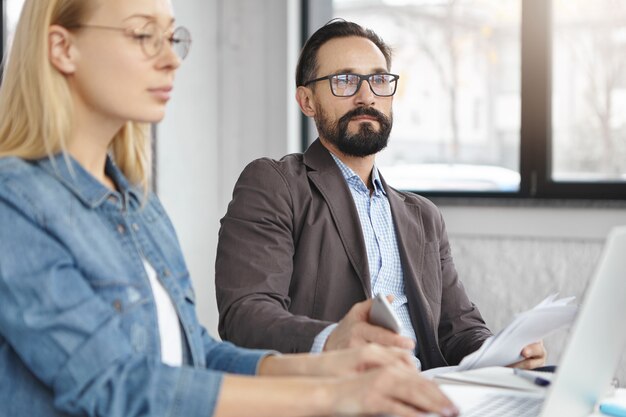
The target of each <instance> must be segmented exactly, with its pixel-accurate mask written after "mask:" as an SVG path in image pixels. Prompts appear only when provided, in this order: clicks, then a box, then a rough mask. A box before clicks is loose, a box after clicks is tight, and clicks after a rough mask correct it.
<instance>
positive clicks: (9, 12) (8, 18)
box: [3, 0, 24, 46]
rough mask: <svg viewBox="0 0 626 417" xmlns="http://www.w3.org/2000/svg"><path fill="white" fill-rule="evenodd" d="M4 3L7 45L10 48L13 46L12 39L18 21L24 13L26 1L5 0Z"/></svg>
mask: <svg viewBox="0 0 626 417" xmlns="http://www.w3.org/2000/svg"><path fill="white" fill-rule="evenodd" d="M3 3H4V19H5V21H4V23H5V30H6V33H5V35H6V42H5V45H7V46H9V45H10V44H11V39H12V36H13V31H14V30H15V25H16V24H17V20H18V19H19V17H20V12H21V11H22V6H23V5H24V0H3Z"/></svg>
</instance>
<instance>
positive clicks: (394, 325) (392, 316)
mask: <svg viewBox="0 0 626 417" xmlns="http://www.w3.org/2000/svg"><path fill="white" fill-rule="evenodd" d="M369 321H370V323H372V324H374V325H376V326H380V327H384V328H385V329H388V330H391V331H392V332H396V333H398V334H399V333H400V329H402V325H401V324H400V319H399V318H398V316H397V315H396V312H395V311H394V310H393V308H392V307H391V304H389V301H387V297H385V296H384V295H383V294H380V293H379V294H378V295H376V297H374V301H373V303H372V308H371V309H370V320H369Z"/></svg>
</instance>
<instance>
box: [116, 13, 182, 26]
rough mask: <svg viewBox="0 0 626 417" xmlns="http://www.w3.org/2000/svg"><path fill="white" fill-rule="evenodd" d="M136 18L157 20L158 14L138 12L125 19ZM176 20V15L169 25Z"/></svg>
mask: <svg viewBox="0 0 626 417" xmlns="http://www.w3.org/2000/svg"><path fill="white" fill-rule="evenodd" d="M136 18H141V19H147V20H157V18H156V16H154V15H150V14H142V13H137V14H133V15H130V16H128V17H127V18H126V19H124V21H127V20H130V19H136ZM175 20H176V19H175V18H174V17H171V18H170V21H169V25H171V24H173V23H174V21H175Z"/></svg>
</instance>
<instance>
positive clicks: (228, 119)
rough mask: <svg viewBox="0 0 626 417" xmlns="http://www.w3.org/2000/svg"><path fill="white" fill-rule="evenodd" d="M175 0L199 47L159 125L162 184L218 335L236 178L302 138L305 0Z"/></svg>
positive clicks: (206, 319) (204, 312)
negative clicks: (221, 242) (296, 75)
mask: <svg viewBox="0 0 626 417" xmlns="http://www.w3.org/2000/svg"><path fill="white" fill-rule="evenodd" d="M173 4H174V8H175V12H176V19H177V22H178V23H179V24H181V25H185V26H187V27H188V28H189V29H190V31H191V33H192V37H193V45H192V48H191V52H190V54H189V56H188V57H187V59H186V60H185V62H184V63H183V65H182V67H181V68H180V70H179V72H178V74H177V79H176V83H175V89H174V94H173V98H172V101H171V102H170V104H169V108H168V113H167V116H166V118H165V119H164V121H163V122H162V123H161V124H160V125H159V126H158V137H159V139H158V141H159V142H158V150H157V153H158V156H157V164H158V175H157V178H158V182H157V188H158V193H159V196H160V198H161V200H162V201H163V204H164V205H165V208H166V209H167V211H168V213H169V214H170V216H171V218H172V221H173V223H174V226H175V227H176V230H177V232H178V236H179V239H180V241H181V245H182V248H183V251H184V253H185V257H186V259H187V264H188V267H189V271H190V272H191V275H192V279H193V282H194V286H195V289H196V298H197V305H198V314H199V317H200V320H201V322H202V323H203V324H204V325H205V326H206V327H207V329H208V330H209V332H210V333H211V334H212V335H214V336H215V337H217V336H218V335H217V317H218V316H217V307H216V303H215V289H214V263H215V251H216V245H217V233H218V230H219V219H220V218H221V217H222V216H223V215H224V213H225V212H226V206H227V204H228V202H229V201H230V196H231V192H232V188H233V186H234V184H235V181H236V179H237V176H238V175H239V173H240V172H241V170H242V169H243V167H244V166H245V165H246V164H247V163H248V162H250V161H251V160H252V159H254V158H258V157H261V156H271V157H280V156H282V155H284V154H285V153H287V152H289V151H294V150H296V149H297V146H298V143H299V139H298V138H297V118H294V115H296V116H297V111H298V110H297V108H294V106H293V96H294V94H295V92H294V91H295V90H294V87H293V81H292V79H293V77H292V73H293V71H294V68H295V59H297V52H298V49H299V39H298V36H292V35H289V33H291V32H294V33H295V34H298V33H299V32H298V30H299V28H298V26H297V24H294V22H297V16H298V13H299V12H298V5H299V1H293V0H292V1H288V0H265V1H255V0H238V1H228V0H195V1H190V0H174V1H173ZM288 16H291V18H288ZM294 17H295V18H294Z"/></svg>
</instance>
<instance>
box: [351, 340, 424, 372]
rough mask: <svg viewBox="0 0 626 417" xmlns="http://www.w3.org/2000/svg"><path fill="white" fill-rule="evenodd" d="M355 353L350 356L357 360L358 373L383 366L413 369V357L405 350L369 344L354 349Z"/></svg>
mask: <svg viewBox="0 0 626 417" xmlns="http://www.w3.org/2000/svg"><path fill="white" fill-rule="evenodd" d="M356 351H357V352H356V355H355V354H353V353H352V352H350V354H351V355H352V356H356V357H357V358H358V361H359V365H358V366H357V370H359V371H365V370H368V369H371V368H375V367H379V366H385V365H396V366H405V367H408V368H409V369H413V370H414V369H415V361H414V359H413V355H412V354H411V353H409V352H408V351H407V350H405V349H400V348H395V347H383V346H379V345H376V344H369V345H367V346H365V347H363V348H358V349H356Z"/></svg>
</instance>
